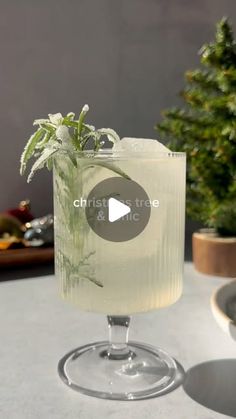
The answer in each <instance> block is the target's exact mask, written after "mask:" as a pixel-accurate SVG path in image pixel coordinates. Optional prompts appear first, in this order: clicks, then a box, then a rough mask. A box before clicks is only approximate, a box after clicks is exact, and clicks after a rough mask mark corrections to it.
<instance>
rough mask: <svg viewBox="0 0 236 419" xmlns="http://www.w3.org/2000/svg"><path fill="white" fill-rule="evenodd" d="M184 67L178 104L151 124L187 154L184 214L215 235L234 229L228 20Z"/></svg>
mask: <svg viewBox="0 0 236 419" xmlns="http://www.w3.org/2000/svg"><path fill="white" fill-rule="evenodd" d="M200 56H201V63H202V66H201V68H200V69H197V70H193V71H187V72H186V75H185V77H186V81H187V85H186V87H185V89H184V90H183V92H182V94H181V95H182V97H183V99H184V101H185V107H184V108H183V109H180V108H174V109H169V110H167V111H165V112H164V118H163V121H162V122H161V123H160V124H157V126H156V129H157V131H158V132H159V133H160V134H161V136H162V137H163V138H165V139H166V140H167V143H168V146H169V147H170V148H171V150H173V151H185V152H186V154H187V161H188V164H187V214H188V215H189V216H190V217H191V218H192V219H195V220H198V221H201V222H203V223H204V225H206V226H208V227H213V228H215V229H216V230H217V231H218V233H219V234H221V235H236V44H235V41H234V37H233V32H232V28H231V26H230V24H229V23H228V20H227V19H226V18H223V19H222V20H221V21H220V22H219V23H218V24H217V30H216V36H215V41H214V42H213V43H210V44H207V45H204V46H203V47H202V49H201V50H200Z"/></svg>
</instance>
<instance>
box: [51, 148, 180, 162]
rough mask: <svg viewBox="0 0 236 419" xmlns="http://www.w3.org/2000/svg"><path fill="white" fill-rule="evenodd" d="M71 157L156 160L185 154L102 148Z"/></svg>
mask: <svg viewBox="0 0 236 419" xmlns="http://www.w3.org/2000/svg"><path fill="white" fill-rule="evenodd" d="M58 152H59V153H63V154H67V150H66V149H63V148H61V149H60V150H58ZM73 155H75V156H76V157H78V158H79V157H81V158H83V157H86V158H94V157H112V158H116V159H119V158H129V159H130V158H135V159H136V158H145V159H150V160H151V159H158V158H162V159H163V158H185V157H186V153H183V152H174V151H173V152H172V151H170V152H165V151H149V150H148V151H137V150H132V151H128V150H119V151H114V150H113V149H112V148H104V149H101V150H99V151H94V150H84V151H73Z"/></svg>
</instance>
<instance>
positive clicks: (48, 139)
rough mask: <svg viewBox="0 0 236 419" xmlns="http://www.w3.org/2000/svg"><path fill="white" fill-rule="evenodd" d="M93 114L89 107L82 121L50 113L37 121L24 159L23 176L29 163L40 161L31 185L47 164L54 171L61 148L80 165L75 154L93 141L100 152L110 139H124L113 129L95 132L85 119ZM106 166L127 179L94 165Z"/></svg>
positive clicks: (25, 149)
mask: <svg viewBox="0 0 236 419" xmlns="http://www.w3.org/2000/svg"><path fill="white" fill-rule="evenodd" d="M88 111H89V107H88V105H84V107H83V108H82V111H81V112H80V115H79V118H78V119H75V114H74V113H73V112H70V113H68V114H67V115H66V116H62V114H61V113H56V114H49V115H48V118H47V119H36V120H35V121H34V123H33V125H35V126H37V127H38V128H37V129H36V131H35V132H34V133H33V134H32V135H31V137H30V139H29V140H28V142H27V144H26V146H25V148H24V151H23V153H22V156H21V161H20V162H21V166H20V173H21V175H23V174H24V172H25V169H26V166H27V164H28V161H29V160H30V159H31V158H36V161H35V162H34V164H33V166H32V168H31V171H30V174H29V176H28V182H30V181H31V179H32V177H33V175H34V173H35V172H36V171H37V170H38V169H41V168H42V167H44V166H45V165H47V168H48V169H49V170H50V169H51V168H52V157H53V155H54V154H56V153H57V152H58V151H59V150H60V149H61V148H63V150H66V152H67V153H68V156H69V157H70V159H71V161H72V163H73V165H74V166H76V157H75V154H74V153H75V152H78V151H83V150H84V149H85V147H86V145H87V143H88V141H89V140H92V143H93V149H94V151H98V150H100V149H101V148H102V146H103V145H104V141H103V140H102V137H103V136H106V137H107V138H108V140H109V141H110V142H112V143H115V142H117V141H119V140H120V138H119V136H118V134H117V133H116V132H115V131H114V130H113V129H111V128H101V129H97V130H96V129H95V127H94V126H93V125H89V124H86V123H85V122H84V121H85V117H86V114H87V113H88ZM96 164H98V165H103V166H104V167H106V165H107V166H108V167H107V168H108V169H109V170H113V171H114V172H116V173H118V174H120V176H123V177H124V176H125V177H128V176H126V175H125V173H124V172H122V171H121V170H120V169H119V168H117V167H116V166H114V165H111V164H110V165H109V164H106V163H102V162H99V161H97V162H96V161H95V159H94V162H93V165H96Z"/></svg>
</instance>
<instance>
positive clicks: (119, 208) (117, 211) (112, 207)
mask: <svg viewBox="0 0 236 419" xmlns="http://www.w3.org/2000/svg"><path fill="white" fill-rule="evenodd" d="M130 211H131V209H130V207H128V205H126V204H123V203H122V202H120V201H118V200H117V199H115V198H110V199H108V220H109V221H110V223H114V221H117V220H119V219H120V218H122V217H124V215H127V214H129V213H130Z"/></svg>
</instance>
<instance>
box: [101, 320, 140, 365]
mask: <svg viewBox="0 0 236 419" xmlns="http://www.w3.org/2000/svg"><path fill="white" fill-rule="evenodd" d="M107 321H108V329H109V346H108V350H107V357H108V358H109V359H112V360H122V359H132V358H133V355H134V354H133V352H132V351H131V350H130V349H129V347H128V335H129V324H130V317H128V316H107Z"/></svg>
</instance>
